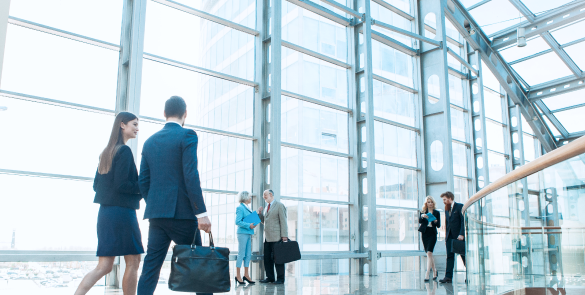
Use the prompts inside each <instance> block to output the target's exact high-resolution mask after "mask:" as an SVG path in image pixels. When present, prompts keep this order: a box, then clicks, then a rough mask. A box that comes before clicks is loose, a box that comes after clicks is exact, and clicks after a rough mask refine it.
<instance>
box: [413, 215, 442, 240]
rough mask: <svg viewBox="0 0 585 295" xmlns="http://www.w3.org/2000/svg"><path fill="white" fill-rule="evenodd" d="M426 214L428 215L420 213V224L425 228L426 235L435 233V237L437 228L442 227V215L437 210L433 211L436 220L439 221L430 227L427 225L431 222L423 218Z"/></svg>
mask: <svg viewBox="0 0 585 295" xmlns="http://www.w3.org/2000/svg"><path fill="white" fill-rule="evenodd" d="M423 214H426V213H422V212H421V213H420V216H419V217H418V223H420V224H421V226H424V227H425V233H426V234H430V233H434V234H435V235H436V234H437V228H439V227H441V213H440V212H439V211H437V210H433V216H435V218H436V219H437V220H436V221H437V222H435V221H433V222H432V224H431V227H428V226H427V225H428V224H429V220H428V219H426V218H422V215H423Z"/></svg>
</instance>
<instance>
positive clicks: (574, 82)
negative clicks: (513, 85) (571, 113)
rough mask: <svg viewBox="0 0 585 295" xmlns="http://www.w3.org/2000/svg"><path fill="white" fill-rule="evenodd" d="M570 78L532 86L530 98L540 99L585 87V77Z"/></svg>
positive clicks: (529, 93)
mask: <svg viewBox="0 0 585 295" xmlns="http://www.w3.org/2000/svg"><path fill="white" fill-rule="evenodd" d="M569 78H570V79H563V80H558V82H556V83H553V84H547V85H546V86H543V87H538V88H536V87H535V88H530V91H529V92H528V99H530V100H540V99H545V98H547V97H552V96H556V95H561V94H565V93H569V92H572V91H576V90H579V89H583V88H585V78H575V77H573V76H570V77H569Z"/></svg>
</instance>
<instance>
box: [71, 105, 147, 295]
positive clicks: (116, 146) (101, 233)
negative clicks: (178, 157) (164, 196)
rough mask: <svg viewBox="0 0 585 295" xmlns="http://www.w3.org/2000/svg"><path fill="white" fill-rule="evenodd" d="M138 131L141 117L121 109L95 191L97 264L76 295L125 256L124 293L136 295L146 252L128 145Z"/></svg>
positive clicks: (136, 183)
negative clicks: (141, 263) (139, 274)
mask: <svg viewBox="0 0 585 295" xmlns="http://www.w3.org/2000/svg"><path fill="white" fill-rule="evenodd" d="M137 134H138V118H137V117H136V116H135V115H134V114H132V113H128V112H121V113H119V114H118V115H117V116H116V119H115V120H114V126H113V128H112V133H111V135H110V141H109V142H108V145H107V146H106V148H105V149H104V150H103V152H102V153H101V155H100V161H99V165H98V169H97V172H96V174H95V179H94V181H93V190H94V191H95V192H96V194H95V199H94V201H93V202H94V203H98V204H100V210H99V213H98V220H97V235H98V247H97V256H98V257H99V262H98V265H97V267H96V268H95V269H94V270H92V271H90V272H89V273H88V274H87V275H85V277H84V278H83V280H82V281H81V283H80V284H79V287H77V291H76V292H75V295H81V294H86V293H87V292H88V291H89V290H90V289H91V287H93V285H95V283H96V282H97V281H98V280H99V279H101V278H102V277H103V276H105V275H106V274H108V273H109V272H110V271H112V267H113V265H114V259H115V258H116V256H124V260H125V261H126V270H125V271H124V279H123V281H122V290H123V292H124V295H134V294H136V283H137V279H138V267H139V265H140V254H142V253H144V248H143V247H142V237H141V234H140V228H139V227H138V218H137V217H136V210H137V209H139V206H140V199H142V196H141V195H140V190H139V188H138V172H137V170H136V164H135V163H134V156H133V155H132V150H130V147H128V146H127V145H126V142H128V140H129V139H131V138H136V135H137Z"/></svg>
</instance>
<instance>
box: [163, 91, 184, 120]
mask: <svg viewBox="0 0 585 295" xmlns="http://www.w3.org/2000/svg"><path fill="white" fill-rule="evenodd" d="M186 111H187V104H186V103H185V100H184V99H183V98H182V97H180V96H171V98H169V99H167V101H166V102H165V115H166V117H167V118H179V119H182V118H183V116H185V112H186Z"/></svg>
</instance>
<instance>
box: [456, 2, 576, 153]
mask: <svg viewBox="0 0 585 295" xmlns="http://www.w3.org/2000/svg"><path fill="white" fill-rule="evenodd" d="M584 5H585V3H584ZM445 16H446V17H447V18H448V19H449V20H450V21H451V23H452V24H453V25H454V26H455V28H457V30H458V31H459V33H460V34H461V35H462V36H463V37H464V38H465V39H466V40H467V42H468V44H469V46H471V48H472V49H473V50H477V51H478V52H479V54H480V56H481V59H482V60H483V61H484V63H485V64H486V66H487V67H488V68H489V70H490V71H491V72H492V73H493V74H494V76H495V77H496V79H497V80H498V82H499V83H500V85H501V86H502V87H503V88H504V90H505V91H506V93H507V94H508V95H509V96H510V99H512V101H513V102H514V104H516V105H518V106H519V108H520V111H521V113H522V115H523V116H524V118H526V121H527V122H528V125H530V127H531V128H532V130H533V131H534V133H535V135H536V137H537V138H538V140H539V141H540V142H541V144H542V146H543V148H544V149H545V150H546V151H547V152H549V151H552V150H554V149H556V148H557V142H556V140H555V138H554V135H553V134H552V132H551V131H550V129H549V128H548V126H547V125H546V123H545V121H544V119H543V118H542V117H541V116H540V113H539V112H538V111H537V109H536V107H535V106H534V105H533V104H532V103H531V102H530V101H529V100H528V97H527V95H526V93H525V91H524V89H523V88H522V86H521V85H520V82H519V81H518V80H517V79H516V77H515V76H514V73H513V71H512V69H511V68H510V66H508V65H507V64H506V63H505V62H504V59H503V58H502V57H501V56H500V54H499V53H498V52H497V51H496V50H494V49H493V48H492V46H491V45H490V40H489V38H488V37H487V36H486V35H485V33H484V32H483V31H482V30H481V29H480V27H479V26H478V25H477V23H476V22H475V20H474V19H473V18H472V17H471V15H469V12H468V11H467V10H465V8H464V7H463V6H462V5H461V3H460V2H459V1H456V0H455V1H454V0H447V6H446V8H445ZM471 29H473V30H474V31H475V33H474V34H473V35H470V34H469V31H471Z"/></svg>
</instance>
